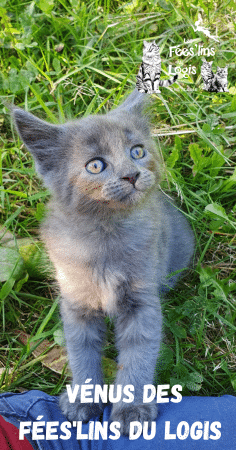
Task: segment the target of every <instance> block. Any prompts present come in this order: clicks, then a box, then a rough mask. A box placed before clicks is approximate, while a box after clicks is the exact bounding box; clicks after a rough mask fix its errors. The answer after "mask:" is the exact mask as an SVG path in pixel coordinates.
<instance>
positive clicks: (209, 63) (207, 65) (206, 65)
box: [202, 58, 213, 69]
mask: <svg viewBox="0 0 236 450" xmlns="http://www.w3.org/2000/svg"><path fill="white" fill-rule="evenodd" d="M212 64H213V61H207V60H206V59H205V58H203V59H202V67H204V68H206V69H211V66H212Z"/></svg>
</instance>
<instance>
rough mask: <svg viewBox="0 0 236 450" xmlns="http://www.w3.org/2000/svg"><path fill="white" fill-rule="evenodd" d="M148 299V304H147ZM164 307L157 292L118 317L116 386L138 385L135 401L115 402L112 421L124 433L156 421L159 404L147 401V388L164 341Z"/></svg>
mask: <svg viewBox="0 0 236 450" xmlns="http://www.w3.org/2000/svg"><path fill="white" fill-rule="evenodd" d="M145 302H146V304H147V306H145ZM161 329H162V318H161V307H160V303H159V300H158V299H157V298H156V297H154V296H153V295H149V298H147V297H146V298H145V300H143V303H142V304H141V306H136V307H134V308H133V309H130V310H127V311H123V312H122V313H121V314H120V315H119V317H118V318H117V325H116V331H117V346H118V350H119V360H118V364H119V365H118V367H119V370H118V373H117V378H116V385H119V384H121V385H122V386H123V387H124V386H125V385H128V384H131V385H133V386H134V401H133V402H132V403H124V402H119V403H114V404H113V408H112V414H111V418H110V420H111V421H118V422H119V423H120V426H121V428H120V431H121V433H122V434H129V427H130V422H132V421H138V422H141V423H143V422H144V421H147V422H149V424H151V421H153V420H155V418H156V416H157V405H156V403H155V402H153V403H146V404H144V403H143V387H144V385H145V384H152V383H153V378H154V371H155V365H156V360H157V356H158V352H159V347H160V341H161Z"/></svg>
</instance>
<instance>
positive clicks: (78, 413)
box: [59, 392, 103, 422]
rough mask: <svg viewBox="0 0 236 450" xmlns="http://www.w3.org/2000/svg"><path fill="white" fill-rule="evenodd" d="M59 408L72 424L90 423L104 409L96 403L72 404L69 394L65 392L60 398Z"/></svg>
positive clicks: (76, 402) (77, 402)
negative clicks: (76, 422)
mask: <svg viewBox="0 0 236 450" xmlns="http://www.w3.org/2000/svg"><path fill="white" fill-rule="evenodd" d="M59 406H60V408H61V410H62V413H63V414H64V415H65V416H66V417H67V419H68V420H69V421H70V422H71V421H73V420H78V421H82V422H88V421H89V419H91V417H95V416H100V414H101V413H102V411H103V409H102V407H101V405H99V404H94V403H86V404H84V403H80V402H79V401H78V400H76V401H75V403H70V402H69V399H68V394H67V392H63V394H61V396H60V398H59Z"/></svg>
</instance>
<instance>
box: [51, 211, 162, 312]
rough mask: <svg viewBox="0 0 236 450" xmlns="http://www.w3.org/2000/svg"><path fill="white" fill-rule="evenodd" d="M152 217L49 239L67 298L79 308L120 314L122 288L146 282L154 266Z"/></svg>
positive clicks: (58, 274)
mask: <svg viewBox="0 0 236 450" xmlns="http://www.w3.org/2000/svg"><path fill="white" fill-rule="evenodd" d="M51 239H52V238H51ZM154 240H155V237H154V235H153V229H152V225H151V221H149V222H147V219H146V218H144V217H141V218H140V217H139V218H137V217H136V218H135V220H130V221H126V222H125V223H121V224H118V225H117V224H116V225H115V226H109V224H108V225H107V226H106V225H104V226H100V227H90V229H87V230H85V229H84V230H80V231H79V232H78V235H77V236H76V233H74V234H73V235H72V233H71V232H68V233H66V235H65V234H58V235H57V236H56V235H54V237H53V241H51V242H50V243H49V240H48V244H49V247H50V248H49V253H50V257H51V259H52V261H53V263H54V265H55V268H56V273H57V280H58V282H59V285H60V288H61V292H62V295H63V297H64V298H65V299H66V301H67V302H69V303H73V304H74V305H75V306H78V307H81V306H82V307H89V308H92V309H103V311H104V312H106V313H108V314H111V315H113V314H116V313H117V305H118V300H119V296H120V292H121V291H122V290H123V289H124V288H125V286H126V287H127V286H130V285H131V284H132V283H134V282H137V283H143V280H144V279H145V278H147V276H150V270H153V267H152V263H151V258H150V254H151V252H152V250H151V248H153V246H155V242H154Z"/></svg>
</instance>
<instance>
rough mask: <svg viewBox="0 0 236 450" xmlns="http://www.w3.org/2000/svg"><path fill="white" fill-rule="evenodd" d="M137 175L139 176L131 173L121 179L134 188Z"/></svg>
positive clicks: (137, 173)
mask: <svg viewBox="0 0 236 450" xmlns="http://www.w3.org/2000/svg"><path fill="white" fill-rule="evenodd" d="M139 175H140V172H136V173H132V174H129V175H127V176H126V177H123V178H122V180H127V181H129V182H130V183H131V184H132V185H133V186H134V185H135V183H136V181H137V179H138V177H139Z"/></svg>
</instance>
